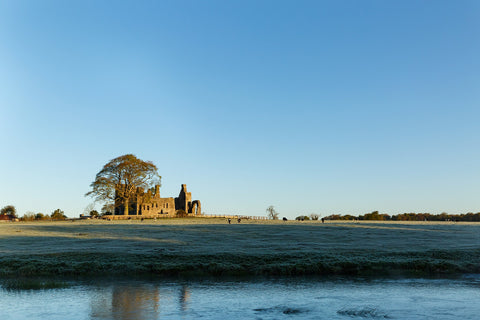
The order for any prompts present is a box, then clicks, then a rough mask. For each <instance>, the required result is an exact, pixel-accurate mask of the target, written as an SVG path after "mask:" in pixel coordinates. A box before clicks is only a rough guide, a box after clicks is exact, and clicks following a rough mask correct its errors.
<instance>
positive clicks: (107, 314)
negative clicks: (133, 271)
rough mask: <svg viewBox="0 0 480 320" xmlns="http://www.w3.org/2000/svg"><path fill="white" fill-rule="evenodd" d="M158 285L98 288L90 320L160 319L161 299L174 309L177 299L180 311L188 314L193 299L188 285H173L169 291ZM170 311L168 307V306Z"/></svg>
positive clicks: (166, 311)
mask: <svg viewBox="0 0 480 320" xmlns="http://www.w3.org/2000/svg"><path fill="white" fill-rule="evenodd" d="M162 290H163V291H162V293H161V290H160V287H159V286H158V285H149V284H146V283H144V282H143V283H133V284H113V285H110V286H108V287H105V286H103V287H102V288H98V289H96V292H95V294H93V295H92V298H91V301H90V308H91V311H90V317H91V318H92V319H115V320H127V319H138V320H142V319H158V318H160V313H161V312H163V314H165V313H168V310H161V302H162V301H161V298H162V299H163V302H164V304H165V305H168V306H171V305H172V302H173V301H172V300H176V299H174V298H175V296H177V299H178V307H177V308H176V309H177V310H180V311H182V312H186V311H187V310H188V303H189V300H190V290H189V287H188V286H187V285H182V286H178V285H176V286H173V287H170V288H169V289H168V290H167V289H166V288H165V287H164V288H163V289H162ZM167 309H168V307H167Z"/></svg>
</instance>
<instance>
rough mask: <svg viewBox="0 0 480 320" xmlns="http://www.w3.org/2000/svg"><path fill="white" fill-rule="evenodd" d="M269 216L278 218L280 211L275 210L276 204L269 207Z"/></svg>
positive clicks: (273, 218)
mask: <svg viewBox="0 0 480 320" xmlns="http://www.w3.org/2000/svg"><path fill="white" fill-rule="evenodd" d="M266 211H267V217H268V218H269V219H271V220H278V212H277V211H275V207H274V206H270V207H268V208H267V210H266Z"/></svg>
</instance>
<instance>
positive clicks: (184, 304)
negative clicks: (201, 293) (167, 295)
mask: <svg viewBox="0 0 480 320" xmlns="http://www.w3.org/2000/svg"><path fill="white" fill-rule="evenodd" d="M189 299H190V292H189V290H188V287H187V286H185V285H183V286H182V288H181V289H180V308H181V310H182V311H187V310H188V300H189Z"/></svg>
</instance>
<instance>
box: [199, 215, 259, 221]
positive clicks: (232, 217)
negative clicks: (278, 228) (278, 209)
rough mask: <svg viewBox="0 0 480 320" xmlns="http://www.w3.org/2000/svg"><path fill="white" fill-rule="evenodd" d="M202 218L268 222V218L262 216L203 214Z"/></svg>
mask: <svg viewBox="0 0 480 320" xmlns="http://www.w3.org/2000/svg"><path fill="white" fill-rule="evenodd" d="M201 217H202V218H224V219H246V220H268V218H267V217H261V216H244V215H226V214H202V215H201Z"/></svg>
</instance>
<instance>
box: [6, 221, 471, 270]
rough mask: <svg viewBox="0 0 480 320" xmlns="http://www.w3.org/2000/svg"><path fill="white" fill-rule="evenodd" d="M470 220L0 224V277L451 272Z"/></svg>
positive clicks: (465, 260)
mask: <svg viewBox="0 0 480 320" xmlns="http://www.w3.org/2000/svg"><path fill="white" fill-rule="evenodd" d="M465 273H480V223H453V222H445V223H441V222H421V223H408V222H395V223H393V222H391V223H385V222H384V223H375V222H340V221H337V222H335V221H328V222H327V223H325V224H322V223H321V222H319V221H308V222H307V221H305V222H296V221H286V222H284V221H248V220H242V222H241V223H240V224H238V223H236V221H232V224H228V223H227V222H226V220H225V219H212V218H210V219H207V218H194V219H190V218H189V219H161V220H156V221H154V220H145V221H140V220H128V221H100V220H88V221H75V222H70V221H65V222H8V223H1V224H0V275H1V276H6V277H11V276H58V275H64V276H72V275H159V276H167V277H170V276H259V275H261V276H277V275H278V276H291V275H319V276H324V275H355V276H359V275H360V276H437V277H438V276H439V277H443V276H455V275H461V274H465Z"/></svg>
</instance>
